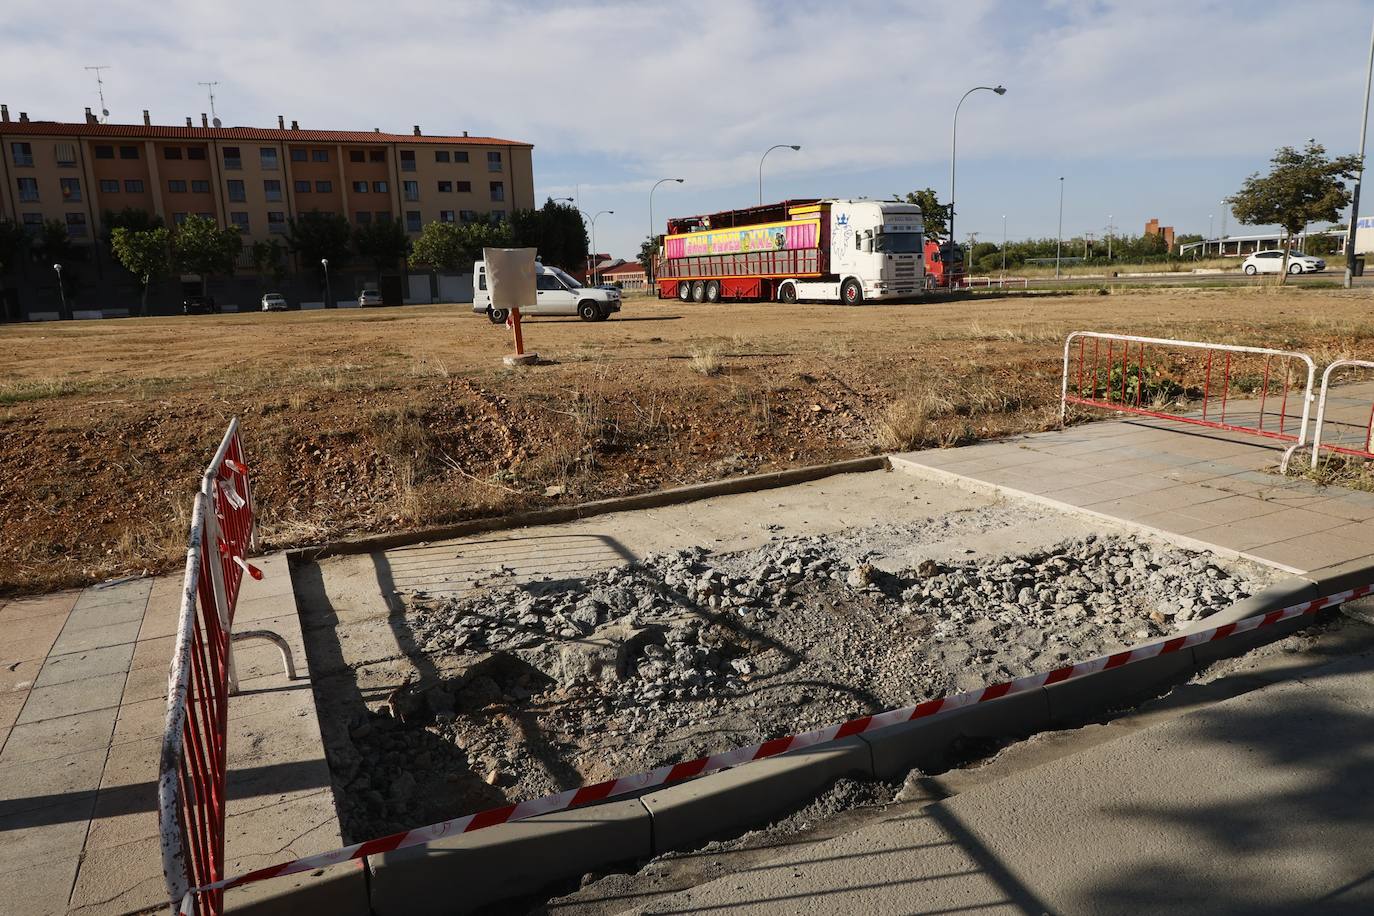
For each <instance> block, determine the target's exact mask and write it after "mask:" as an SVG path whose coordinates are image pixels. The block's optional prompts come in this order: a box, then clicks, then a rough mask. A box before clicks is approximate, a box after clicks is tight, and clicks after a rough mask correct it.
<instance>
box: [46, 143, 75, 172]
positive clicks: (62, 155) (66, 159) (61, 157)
mask: <svg viewBox="0 0 1374 916" xmlns="http://www.w3.org/2000/svg"><path fill="white" fill-rule="evenodd" d="M52 151H53V156H54V157H55V158H56V159H57V164H58V165H59V166H61V167H62V168H67V169H69V168H72V167H73V166H75V165H76V144H75V143H56V144H53V148H52Z"/></svg>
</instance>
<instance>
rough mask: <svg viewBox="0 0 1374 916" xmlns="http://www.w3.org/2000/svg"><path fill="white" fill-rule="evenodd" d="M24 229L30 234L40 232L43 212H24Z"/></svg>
mask: <svg viewBox="0 0 1374 916" xmlns="http://www.w3.org/2000/svg"><path fill="white" fill-rule="evenodd" d="M24 231H25V232H27V233H29V234H30V235H37V234H38V233H39V232H42V231H43V214H42V213H25V214H24Z"/></svg>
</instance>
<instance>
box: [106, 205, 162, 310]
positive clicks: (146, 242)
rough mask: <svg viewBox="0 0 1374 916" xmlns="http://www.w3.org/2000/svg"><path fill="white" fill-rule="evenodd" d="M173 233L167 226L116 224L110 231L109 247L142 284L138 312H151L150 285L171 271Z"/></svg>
mask: <svg viewBox="0 0 1374 916" xmlns="http://www.w3.org/2000/svg"><path fill="white" fill-rule="evenodd" d="M171 241H172V238H171V233H170V232H168V231H167V227H166V226H158V227H157V228H155V229H143V230H133V229H126V228H124V227H123V226H116V227H115V228H114V229H113V230H112V231H111V233H110V250H111V251H113V252H114V256H115V257H116V258H118V259H119V263H120V264H122V265H124V269H125V270H127V271H128V272H129V273H131V274H133V275H134V276H135V277H137V278H138V279H139V281H140V282H141V283H142V284H143V298H142V299H141V300H140V302H139V314H141V315H147V314H148V288H149V287H150V286H152V285H153V283H154V282H155V281H157V280H161V279H163V278H165V277H166V276H167V274H168V273H170V272H171V270H172V250H171Z"/></svg>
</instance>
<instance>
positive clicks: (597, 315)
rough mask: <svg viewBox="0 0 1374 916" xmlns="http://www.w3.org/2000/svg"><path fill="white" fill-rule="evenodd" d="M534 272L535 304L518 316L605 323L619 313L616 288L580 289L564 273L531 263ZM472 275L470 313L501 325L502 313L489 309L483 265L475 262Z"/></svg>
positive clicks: (592, 287)
mask: <svg viewBox="0 0 1374 916" xmlns="http://www.w3.org/2000/svg"><path fill="white" fill-rule="evenodd" d="M534 271H535V286H536V287H537V296H538V301H537V302H535V303H534V304H532V305H528V306H522V307H521V308H520V314H521V315H576V316H578V317H579V318H581V319H582V320H583V321H605V320H606V319H607V318H609V317H611V313H612V312H618V311H620V290H618V289H614V288H612V289H606V288H603V287H600V286H584V285H583V284H582V283H580V282H579V281H578V280H577V279H576V278H575V277H573V276H572V275H571V274H569V273H567V272H566V271H562V270H559V269H558V268H557V267H550V266H546V265H544V264H535V265H534ZM472 272H473V280H474V281H475V282H474V284H473V287H474V288H473V291H472V310H473V311H474V312H476V313H478V314H479V315H483V314H484V315H486V316H487V318H488V319H490V320H491V323H492V324H504V323H505V321H506V310H505V309H494V308H492V307H491V291H490V290H488V289H487V269H486V265H485V264H483V263H482V262H481V261H478V262H477V263H476V264H474V265H472Z"/></svg>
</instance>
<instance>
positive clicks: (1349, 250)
mask: <svg viewBox="0 0 1374 916" xmlns="http://www.w3.org/2000/svg"><path fill="white" fill-rule="evenodd" d="M1371 82H1374V29H1371V30H1370V33H1369V66H1368V68H1367V70H1366V72H1365V78H1364V116H1363V118H1362V119H1361V121H1360V171H1359V172H1358V173H1357V174H1356V175H1355V190H1354V192H1353V193H1352V194H1351V195H1350V225H1349V226H1347V227H1346V230H1345V288H1346V289H1350V284H1351V283H1352V282H1353V281H1352V280H1351V278H1352V277H1353V276H1354V275H1355V223H1356V221H1358V220H1359V218H1360V185H1361V184H1362V183H1363V182H1364V141H1365V136H1366V135H1367V134H1368V133H1369V86H1370V83H1371Z"/></svg>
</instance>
